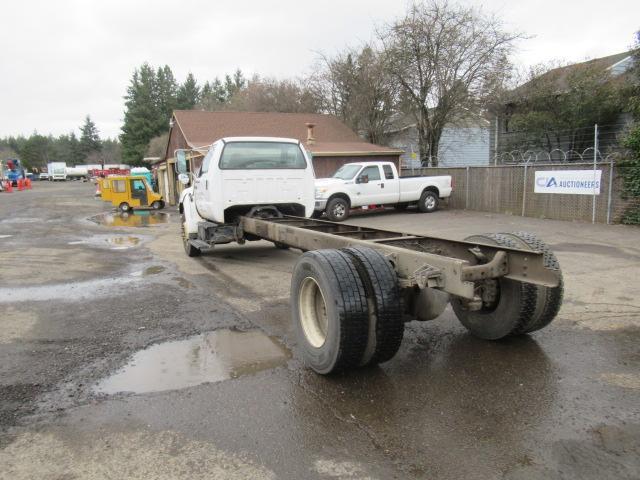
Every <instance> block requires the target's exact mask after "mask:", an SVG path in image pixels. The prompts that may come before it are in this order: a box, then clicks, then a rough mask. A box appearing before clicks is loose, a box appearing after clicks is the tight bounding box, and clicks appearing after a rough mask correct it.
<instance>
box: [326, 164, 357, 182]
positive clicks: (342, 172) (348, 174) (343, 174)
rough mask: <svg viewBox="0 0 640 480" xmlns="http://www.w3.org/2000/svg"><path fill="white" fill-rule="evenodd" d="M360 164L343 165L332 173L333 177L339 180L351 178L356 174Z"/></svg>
mask: <svg viewBox="0 0 640 480" xmlns="http://www.w3.org/2000/svg"><path fill="white" fill-rule="evenodd" d="M361 167H362V165H343V166H341V167H340V168H339V169H338V171H337V172H336V173H334V174H333V178H339V179H340V180H351V179H352V178H353V177H355V176H356V173H358V170H360V168H361Z"/></svg>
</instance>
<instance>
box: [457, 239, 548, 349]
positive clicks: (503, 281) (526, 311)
mask: <svg viewBox="0 0 640 480" xmlns="http://www.w3.org/2000/svg"><path fill="white" fill-rule="evenodd" d="M465 241H467V242H478V243H486V244H489V245H497V246H504V247H509V248H518V246H517V244H516V243H515V242H514V241H513V240H512V239H511V238H509V237H506V236H504V235H501V234H491V235H472V236H471V237H467V238H465ZM476 285H477V286H478V287H479V288H480V289H481V292H480V293H481V294H483V295H484V291H485V290H486V289H490V291H491V290H493V291H495V292H496V293H495V294H494V296H495V300H494V301H493V302H491V303H488V304H486V305H485V304H483V306H482V307H481V309H480V310H469V309H467V308H466V307H465V305H464V303H463V302H462V300H461V299H460V298H456V297H454V298H452V300H451V307H452V308H453V311H454V312H455V314H456V316H457V317H458V320H460V323H462V325H464V327H465V328H466V329H467V330H469V332H471V333H472V334H473V335H475V336H476V337H479V338H483V339H485V340H498V339H500V338H504V337H507V336H509V335H518V334H520V333H522V332H523V329H524V327H525V325H528V324H529V323H530V322H531V319H532V318H533V315H534V313H535V310H536V303H537V298H538V290H537V288H536V285H533V284H530V283H524V282H520V281H517V280H511V279H508V278H504V277H501V278H498V279H495V280H491V279H489V280H484V281H482V282H476ZM483 303H484V302H483Z"/></svg>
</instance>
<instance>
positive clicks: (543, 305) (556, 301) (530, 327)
mask: <svg viewBox="0 0 640 480" xmlns="http://www.w3.org/2000/svg"><path fill="white" fill-rule="evenodd" d="M500 235H503V236H505V237H509V238H511V239H512V240H513V241H514V242H515V243H516V244H517V245H518V248H522V249H523V250H536V251H538V252H542V255H543V261H544V266H545V268H547V269H549V270H554V271H556V272H558V276H559V281H560V283H559V284H558V286H557V287H544V286H542V285H536V289H537V290H538V301H537V303H536V311H535V313H534V315H533V318H532V319H531V321H530V322H528V323H527V324H526V325H523V329H522V332H521V333H530V332H535V331H536V330H540V329H542V328H544V327H546V326H547V325H549V324H550V323H551V322H552V321H553V319H554V318H556V316H557V315H558V312H559V311H560V307H561V306H562V298H563V296H564V281H563V279H562V270H560V263H559V262H558V259H557V258H556V256H555V254H554V253H553V251H552V250H551V249H550V248H549V246H548V245H547V244H546V243H544V242H543V241H542V240H540V239H539V238H538V237H537V236H536V235H534V234H533V233H527V232H512V233H501V234H500Z"/></svg>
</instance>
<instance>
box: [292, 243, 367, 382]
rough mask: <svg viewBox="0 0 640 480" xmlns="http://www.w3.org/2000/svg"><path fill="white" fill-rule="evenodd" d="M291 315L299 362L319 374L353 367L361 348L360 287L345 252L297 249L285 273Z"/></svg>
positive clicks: (363, 303) (363, 311) (363, 301)
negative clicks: (298, 253) (302, 251)
mask: <svg viewBox="0 0 640 480" xmlns="http://www.w3.org/2000/svg"><path fill="white" fill-rule="evenodd" d="M291 317H292V319H293V323H294V328H295V331H296V335H297V338H298V345H299V347H300V349H301V350H302V357H303V359H304V362H305V363H306V364H307V365H308V366H309V367H311V368H312V369H313V370H315V371H316V372H317V373H320V374H323V375H325V374H329V373H332V372H336V371H339V370H345V369H349V368H354V367H357V366H358V365H359V364H360V362H361V360H362V356H363V354H364V352H365V349H366V347H367V337H368V329H369V311H368V305H367V296H366V291H365V287H364V285H363V283H362V280H361V279H360V276H359V274H358V271H357V269H356V267H355V265H354V263H353V261H352V259H351V257H350V256H349V255H347V254H346V253H344V252H341V251H339V250H315V251H312V252H307V253H305V254H303V255H302V256H301V257H300V258H299V260H298V262H297V263H296V265H295V267H294V269H293V275H292V277H291Z"/></svg>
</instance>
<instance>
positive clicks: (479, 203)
mask: <svg viewBox="0 0 640 480" xmlns="http://www.w3.org/2000/svg"><path fill="white" fill-rule="evenodd" d="M592 168H593V164H592V163H570V164H567V163H561V164H529V165H523V164H520V165H498V166H483V167H434V168H420V169H413V170H404V171H403V174H406V175H451V177H452V178H453V182H454V191H453V194H452V195H451V198H450V199H449V200H448V206H449V208H456V209H458V208H459V209H468V210H479V211H482V212H493V213H502V214H507V215H522V216H528V217H537V218H549V219H555V220H579V221H585V222H591V221H592V219H593V203H594V201H595V222H599V223H619V222H620V221H621V218H622V217H623V215H624V213H625V211H626V210H627V209H628V208H629V206H630V204H631V202H632V201H633V200H628V199H625V198H623V194H622V179H621V178H620V177H619V176H618V175H616V173H617V170H618V168H619V167H618V166H617V165H615V164H614V163H613V162H602V163H599V164H598V166H597V168H598V169H599V170H601V171H602V176H601V188H600V194H599V195H595V196H592V195H562V194H549V193H535V192H534V183H535V182H534V180H535V172H536V171H538V170H553V171H556V170H590V169H592ZM635 202H637V199H636V200H635Z"/></svg>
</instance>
